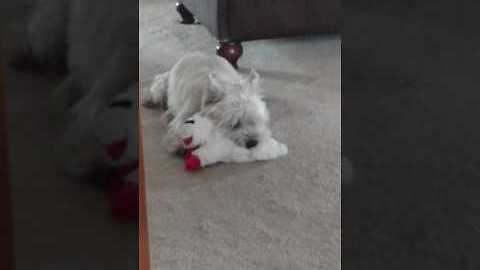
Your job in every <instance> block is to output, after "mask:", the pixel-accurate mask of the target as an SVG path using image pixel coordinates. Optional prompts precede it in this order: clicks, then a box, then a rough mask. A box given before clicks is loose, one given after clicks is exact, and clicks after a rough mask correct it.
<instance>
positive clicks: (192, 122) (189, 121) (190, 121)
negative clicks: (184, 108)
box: [185, 120, 195, 124]
mask: <svg viewBox="0 0 480 270" xmlns="http://www.w3.org/2000/svg"><path fill="white" fill-rule="evenodd" d="M185 124H195V121H194V120H187V121H185Z"/></svg>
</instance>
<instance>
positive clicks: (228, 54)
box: [217, 41, 243, 68]
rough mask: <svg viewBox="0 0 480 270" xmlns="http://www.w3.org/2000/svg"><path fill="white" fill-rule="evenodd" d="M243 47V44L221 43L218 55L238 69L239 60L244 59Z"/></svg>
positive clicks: (233, 42) (218, 47)
mask: <svg viewBox="0 0 480 270" xmlns="http://www.w3.org/2000/svg"><path fill="white" fill-rule="evenodd" d="M242 54H243V47H242V43H241V42H235V41H220V42H219V44H218V46H217V55H219V56H221V57H223V58H225V59H227V60H228V62H230V64H232V66H233V67H234V68H238V64H237V62H238V59H240V57H242Z"/></svg>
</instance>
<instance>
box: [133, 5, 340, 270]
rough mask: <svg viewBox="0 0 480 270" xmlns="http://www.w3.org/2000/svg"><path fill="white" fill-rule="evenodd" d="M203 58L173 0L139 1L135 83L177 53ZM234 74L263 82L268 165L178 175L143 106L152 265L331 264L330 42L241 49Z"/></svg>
mask: <svg viewBox="0 0 480 270" xmlns="http://www.w3.org/2000/svg"><path fill="white" fill-rule="evenodd" d="M197 50H198V51H202V52H206V53H212V54H213V53H215V40H214V39H213V38H212V37H211V36H210V35H209V33H208V32H207V31H206V29H205V28H204V27H203V26H201V25H181V24H179V23H178V17H177V14H176V13H175V10H174V1H170V0H155V1H153V0H141V1H140V71H141V80H142V82H143V87H148V86H149V84H150V82H151V80H152V78H153V76H154V75H155V74H157V73H160V72H164V71H166V70H167V69H168V68H169V67H171V66H172V65H173V64H174V63H175V61H176V60H178V59H179V58H180V57H181V56H183V55H184V54H185V53H187V52H191V51H197ZM244 51H245V54H244V57H243V58H242V59H241V62H240V66H241V68H242V69H241V70H242V71H243V72H245V70H246V69H247V68H250V67H253V68H255V69H257V70H258V71H259V73H260V75H261V76H262V78H263V81H262V83H263V86H264V88H265V89H266V93H267V103H268V107H269V109H270V112H271V117H272V129H273V134H274V136H275V137H276V138H278V139H279V140H280V141H282V142H285V143H286V144H287V145H288V147H289V150H290V152H289V155H288V156H287V157H285V158H281V159H278V160H275V161H269V162H258V163H250V164H240V165H238V164H221V165H217V166H214V167H210V168H207V169H204V170H202V171H201V172H198V173H195V174H190V173H187V172H185V171H184V169H183V163H182V160H180V159H178V158H176V157H173V156H170V155H169V154H167V153H166V152H165V150H164V148H163V146H162V143H161V140H162V136H163V134H164V132H165V126H164V124H163V123H162V122H161V121H160V117H161V115H162V114H161V111H158V110H150V109H143V128H144V136H145V138H144V140H145V160H146V178H147V179H146V181H147V189H148V190H147V204H148V213H149V230H150V243H151V257H152V268H153V269H162V270H163V269H165V270H168V269H195V270H202V269H205V270H216V269H219V270H220V269H221V270H224V269H296V270H301V269H305V270H312V269H340V217H341V213H340V209H341V208H340V118H341V115H340V107H341V106H340V103H341V91H340V82H341V78H340V76H341V66H340V62H341V61H340V52H341V44H340V38H339V37H337V36H320V37H315V38H308V39H285V40H270V41H256V42H248V43H245V44H244Z"/></svg>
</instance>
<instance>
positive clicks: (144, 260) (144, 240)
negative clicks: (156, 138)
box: [138, 109, 150, 270]
mask: <svg viewBox="0 0 480 270" xmlns="http://www.w3.org/2000/svg"><path fill="white" fill-rule="evenodd" d="M140 111H141V110H140V109H139V113H138V114H139V120H138V128H139V135H138V136H139V145H138V148H139V170H140V171H139V172H140V173H139V178H140V179H139V200H140V203H139V207H140V209H139V219H140V220H139V225H140V226H139V227H140V235H139V248H140V250H139V252H140V262H139V264H140V265H139V266H140V270H149V269H150V251H149V245H148V227H147V224H148V223H147V208H146V200H145V195H146V190H145V167H144V162H143V132H142V124H141V119H142V117H141V112H140Z"/></svg>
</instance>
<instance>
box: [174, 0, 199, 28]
mask: <svg viewBox="0 0 480 270" xmlns="http://www.w3.org/2000/svg"><path fill="white" fill-rule="evenodd" d="M176 6H177V12H178V14H180V17H182V23H183V24H194V23H195V17H194V16H193V14H192V12H190V10H188V8H187V7H186V6H185V5H184V4H182V3H181V2H177V4H176Z"/></svg>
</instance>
